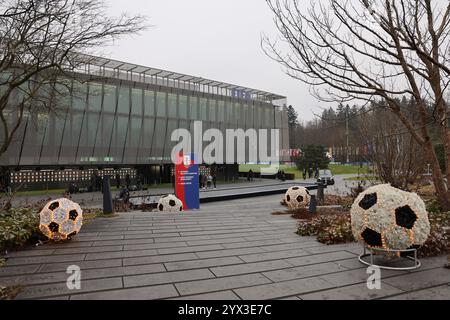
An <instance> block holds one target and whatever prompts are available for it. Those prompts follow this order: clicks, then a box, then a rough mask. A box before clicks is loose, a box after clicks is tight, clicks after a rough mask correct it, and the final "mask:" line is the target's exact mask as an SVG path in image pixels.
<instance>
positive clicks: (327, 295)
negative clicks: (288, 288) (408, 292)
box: [300, 283, 402, 300]
mask: <svg viewBox="0 0 450 320" xmlns="http://www.w3.org/2000/svg"><path fill="white" fill-rule="evenodd" d="M401 292H402V291H401V290H399V289H397V288H394V287H392V286H389V285H387V284H383V285H382V286H381V289H380V290H369V289H368V288H367V284H366V283H363V284H357V285H352V286H348V287H343V288H336V289H331V290H325V291H320V292H316V293H310V294H305V295H300V298H301V299H302V300H373V299H379V298H382V297H385V296H389V295H393V294H398V293H401Z"/></svg>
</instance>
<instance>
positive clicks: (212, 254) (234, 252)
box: [197, 247, 265, 259]
mask: <svg viewBox="0 0 450 320" xmlns="http://www.w3.org/2000/svg"><path fill="white" fill-rule="evenodd" d="M262 252H265V251H264V250H263V249H261V248H259V247H252V248H242V249H225V250H217V251H207V252H198V253H197V256H198V257H199V258H205V259H206V258H219V257H229V256H238V255H244V254H252V253H262Z"/></svg>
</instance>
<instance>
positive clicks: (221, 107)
mask: <svg viewBox="0 0 450 320" xmlns="http://www.w3.org/2000/svg"><path fill="white" fill-rule="evenodd" d="M217 113H218V117H217V121H219V122H224V121H225V101H222V100H220V101H219V102H218V105H217Z"/></svg>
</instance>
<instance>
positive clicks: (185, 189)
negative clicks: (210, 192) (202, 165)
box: [175, 153, 200, 210]
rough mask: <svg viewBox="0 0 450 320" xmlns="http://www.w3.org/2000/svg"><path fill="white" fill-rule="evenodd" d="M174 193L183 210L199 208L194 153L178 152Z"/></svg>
mask: <svg viewBox="0 0 450 320" xmlns="http://www.w3.org/2000/svg"><path fill="white" fill-rule="evenodd" d="M175 195H176V196H177V198H178V199H180V200H181V201H182V202H183V208H184V210H196V209H200V187H199V165H198V161H197V157H196V156H195V154H190V155H184V154H183V153H180V155H179V158H178V161H177V163H176V164H175Z"/></svg>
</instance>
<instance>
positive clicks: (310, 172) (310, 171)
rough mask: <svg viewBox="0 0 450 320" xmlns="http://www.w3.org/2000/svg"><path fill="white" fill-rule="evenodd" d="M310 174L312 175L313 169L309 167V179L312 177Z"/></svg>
mask: <svg viewBox="0 0 450 320" xmlns="http://www.w3.org/2000/svg"><path fill="white" fill-rule="evenodd" d="M312 175H313V169H312V168H311V167H310V168H309V169H308V178H309V179H311V178H312Z"/></svg>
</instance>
